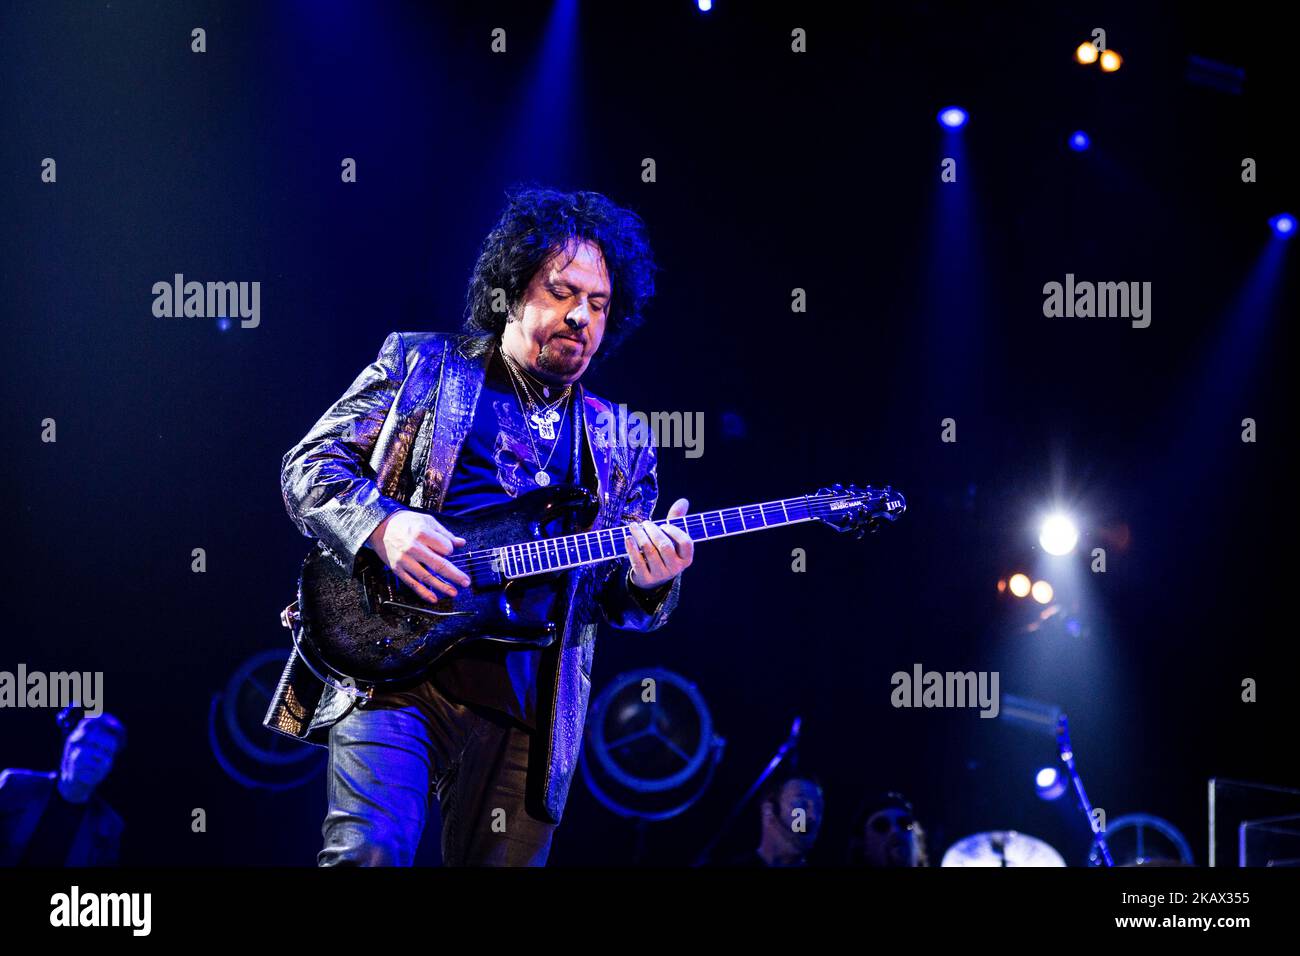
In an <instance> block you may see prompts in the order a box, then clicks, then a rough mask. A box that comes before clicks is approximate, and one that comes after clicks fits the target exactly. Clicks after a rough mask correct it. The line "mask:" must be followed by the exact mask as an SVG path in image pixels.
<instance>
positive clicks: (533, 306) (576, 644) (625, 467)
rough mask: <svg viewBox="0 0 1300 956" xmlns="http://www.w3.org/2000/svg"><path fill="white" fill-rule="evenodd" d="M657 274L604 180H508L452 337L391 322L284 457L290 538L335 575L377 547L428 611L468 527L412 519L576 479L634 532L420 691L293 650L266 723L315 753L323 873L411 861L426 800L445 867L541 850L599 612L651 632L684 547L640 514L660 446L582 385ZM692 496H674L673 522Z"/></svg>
mask: <svg viewBox="0 0 1300 956" xmlns="http://www.w3.org/2000/svg"><path fill="white" fill-rule="evenodd" d="M653 273H654V263H653V261H652V257H651V252H650V248H649V245H648V242H647V241H646V238H645V233H644V229H643V227H642V224H641V222H640V220H639V218H638V217H637V216H636V215H635V214H633V213H631V212H630V211H628V210H625V209H621V208H619V207H617V206H615V205H614V204H613V203H611V202H610V201H609V200H608V199H606V198H605V197H603V196H601V195H599V194H597V193H591V192H578V193H572V194H561V193H558V192H554V191H550V190H539V189H530V190H521V191H518V192H516V193H514V194H512V195H511V196H510V199H509V203H508V205H507V208H506V210H505V212H504V213H503V215H502V217H501V219H500V221H499V222H498V223H497V225H496V227H495V228H494V229H493V230H492V232H491V233H490V234H489V235H488V237H487V239H486V240H485V242H484V244H483V249H482V251H481V254H480V256H479V259H478V262H477V265H476V266H475V270H474V274H473V277H472V278H471V281H470V289H469V296H468V299H469V316H468V319H467V321H466V332H465V334H455V335H442V334H436V333H401V332H394V333H392V334H391V335H389V336H388V338H387V340H386V341H385V342H384V344H383V347H382V349H381V350H380V352H379V355H378V357H377V358H376V360H375V361H374V363H372V364H371V365H370V366H369V367H368V368H366V369H365V370H364V371H363V372H362V373H361V374H360V375H359V376H358V377H357V379H356V381H355V382H353V383H352V385H351V387H350V388H349V389H348V390H347V392H346V393H345V394H344V395H343V396H342V397H341V398H340V399H339V400H338V401H337V402H335V403H334V405H333V406H332V407H331V408H330V409H329V410H328V411H327V412H326V413H325V414H324V415H323V416H322V417H321V419H320V420H319V421H318V422H317V423H316V424H315V425H314V426H313V427H312V429H311V430H310V431H309V432H308V433H307V435H306V436H305V437H304V438H303V439H302V441H301V442H299V443H298V444H297V445H296V446H295V447H294V448H293V449H291V450H290V451H289V452H288V453H287V454H286V455H285V457H284V461H283V466H282V472H281V488H282V491H283V495H284V501H285V506H286V508H287V510H288V512H289V515H290V517H291V518H292V519H293V521H294V523H295V524H296V525H297V527H298V528H299V530H301V531H302V532H303V533H304V534H306V535H308V536H309V537H312V538H316V539H318V540H319V541H320V542H321V543H322V544H323V545H324V546H325V547H326V548H327V549H328V551H329V552H330V554H331V555H332V556H333V558H335V559H336V560H337V561H338V562H339V564H340V565H341V566H343V567H344V568H346V569H348V570H351V569H352V568H353V567H354V566H355V565H356V562H357V555H358V553H359V552H360V551H361V549H362V548H370V549H372V550H373V551H374V552H375V553H376V554H377V555H378V556H379V558H380V559H381V560H382V561H383V563H384V565H386V566H387V567H388V568H390V569H391V570H392V571H393V573H394V574H395V575H396V577H397V578H398V579H399V580H400V581H401V582H402V583H403V584H404V585H406V586H407V587H408V588H409V589H410V590H411V591H412V592H413V593H414V594H415V595H417V596H418V597H419V598H421V599H422V600H423V601H425V602H428V603H429V604H433V603H435V602H437V601H439V600H444V602H445V599H446V598H454V597H455V595H456V594H457V593H458V590H459V589H462V588H466V587H468V586H469V585H470V583H471V582H470V579H469V577H467V576H466V574H465V573H464V571H463V570H461V568H459V567H457V566H456V565H455V564H454V563H452V560H449V557H450V556H453V555H455V553H456V551H457V549H461V548H464V547H465V545H466V541H465V539H464V538H462V537H458V536H456V535H454V534H453V533H452V532H450V531H448V530H447V529H446V528H445V527H444V526H443V524H442V523H440V522H439V521H438V520H437V519H436V518H435V517H432V516H431V515H429V514H426V513H424V511H431V512H437V513H439V514H443V515H446V516H452V515H458V516H466V517H472V516H473V515H474V513H475V512H476V511H478V510H479V509H483V508H490V507H491V506H494V505H500V504H501V503H503V502H508V501H511V500H512V499H516V498H517V497H518V496H520V495H521V494H525V493H527V492H529V491H532V490H534V489H537V488H541V487H546V486H548V485H576V486H581V487H584V488H586V489H588V490H589V491H590V492H591V493H592V495H593V496H594V500H595V502H596V504H597V506H598V509H599V510H598V514H597V515H596V517H595V523H594V525H592V527H594V528H618V527H624V526H625V527H626V528H627V532H626V537H625V546H626V551H627V556H628V559H629V560H628V561H627V562H623V561H616V560H610V561H604V562H602V563H596V564H588V565H584V566H581V567H576V568H572V569H569V570H565V571H563V572H562V573H561V574H559V575H558V576H557V580H556V585H555V586H556V589H557V592H556V593H557V595H558V600H557V603H556V606H557V608H558V612H557V619H556V624H557V628H556V632H555V633H556V637H555V640H554V641H553V642H552V643H551V644H549V645H548V646H545V647H521V646H516V645H510V644H505V643H501V642H497V641H491V640H475V641H468V642H466V643H464V644H461V645H458V646H457V647H456V648H455V650H453V651H451V652H449V653H448V654H446V655H445V656H444V657H442V658H440V659H439V661H438V663H437V664H436V665H435V666H434V668H433V669H432V670H431V671H430V672H429V674H428V675H427V677H425V678H424V679H422V680H421V681H420V682H419V683H417V684H415V685H413V686H407V687H403V688H402V689H396V690H395V689H382V688H381V689H379V690H377V691H376V692H375V693H373V695H371V696H370V697H368V698H367V697H365V696H358V695H357V694H354V693H349V692H348V688H347V687H346V686H337V685H335V684H334V682H331V685H330V686H326V685H325V684H323V683H322V681H321V680H319V679H317V677H316V676H315V675H314V674H313V673H312V672H311V671H309V670H307V669H305V668H304V666H303V663H304V662H303V660H302V659H301V658H300V657H299V656H298V655H297V654H295V655H293V656H292V657H291V659H290V661H289V663H288V665H287V667H286V669H285V674H284V677H283V678H282V679H281V682H280V686H279V688H278V690H277V693H276V695H275V699H274V700H273V701H272V705H271V708H270V710H269V711H268V713H267V717H266V725H267V726H268V727H270V728H272V729H273V730H276V731H278V732H280V733H285V734H289V735H291V736H294V737H296V738H299V739H304V740H307V741H309V742H312V743H316V744H320V745H324V746H328V748H329V754H330V760H329V772H328V778H329V779H328V790H329V794H328V796H329V809H328V812H327V814H326V817H325V822H324V825H323V827H322V833H323V836H324V846H323V848H322V849H321V851H320V853H319V855H318V860H317V862H318V863H319V864H320V865H323V866H331V865H372V866H373V865H406V866H409V865H410V864H411V863H412V861H413V859H414V857H415V852H416V848H417V846H418V845H419V841H420V835H421V833H422V831H423V829H424V824H425V820H426V816H427V813H428V809H429V801H430V797H431V795H434V796H436V798H437V799H438V801H439V809H440V812H441V816H442V854H443V860H444V862H445V863H446V864H448V865H543V864H544V863H545V862H546V858H547V855H548V853H549V850H550V845H551V838H552V835H553V832H554V829H555V827H556V825H557V824H558V823H559V822H560V818H561V815H562V813H563V809H564V804H565V800H566V797H567V795H568V791H569V786H570V783H571V782H572V779H573V774H574V771H575V769H576V768H577V762H578V754H579V748H580V747H581V743H582V728H583V721H584V718H585V716H586V710H587V701H588V697H589V695H590V689H591V663H592V655H593V650H594V643H595V633H596V626H597V623H598V622H600V621H607V622H608V623H609V624H611V625H613V626H614V627H617V628H623V629H628V630H638V631H651V630H655V629H656V628H659V627H661V626H662V625H663V624H664V622H665V621H666V620H667V618H668V615H669V613H670V612H671V610H672V608H673V607H674V606H675V604H676V602H677V595H678V591H679V588H680V575H681V573H682V571H683V570H684V569H685V568H687V567H688V566H689V565H690V563H691V560H692V556H693V544H692V541H691V536H690V534H689V533H687V532H686V531H685V530H683V528H681V527H677V526H674V525H663V526H658V525H655V524H653V523H651V522H650V521H649V520H648V519H649V518H650V517H651V513H652V512H653V510H654V506H655V501H656V499H657V497H658V480H657V477H656V473H655V450H654V447H653V445H652V444H648V443H647V444H645V445H640V446H632V447H629V446H628V445H627V444H626V443H624V442H619V441H614V442H611V441H610V440H609V437H608V436H607V435H605V434H604V433H603V432H602V430H600V429H598V428H596V427H595V422H596V421H597V418H598V416H599V415H600V414H601V413H602V412H607V413H608V412H610V411H611V410H612V409H611V406H610V404H609V403H608V402H606V401H604V400H603V399H599V398H596V397H595V396H594V395H592V394H591V393H589V392H587V391H586V390H585V389H584V388H583V386H582V385H581V384H580V379H581V377H582V375H583V373H584V372H585V371H586V369H587V365H588V363H589V362H590V361H591V359H592V358H593V356H595V354H596V353H597V351H598V350H599V349H600V348H601V345H602V343H605V344H606V347H607V349H608V347H609V345H612V344H615V343H617V341H618V340H619V339H621V338H622V337H623V336H624V335H626V334H627V333H628V332H630V331H631V330H632V329H633V328H635V327H636V326H637V325H639V324H640V322H641V320H642V311H643V308H644V307H645V305H646V303H647V301H648V300H649V299H650V297H651V295H652V294H653V287H654V281H653ZM412 508H419V509H423V510H421V511H415V510H410V509H412ZM686 509H687V502H686V501H685V500H684V499H682V500H678V501H677V502H675V503H674V504H673V506H672V508H671V509H670V510H669V512H668V515H669V517H679V516H681V515H684V514H686ZM683 524H684V522H683Z"/></svg>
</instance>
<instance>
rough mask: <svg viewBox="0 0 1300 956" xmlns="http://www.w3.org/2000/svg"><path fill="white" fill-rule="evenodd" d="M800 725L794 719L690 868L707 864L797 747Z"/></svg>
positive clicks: (799, 718)
mask: <svg viewBox="0 0 1300 956" xmlns="http://www.w3.org/2000/svg"><path fill="white" fill-rule="evenodd" d="M802 723H803V718H802V717H796V718H795V719H794V723H793V724H791V725H790V736H788V737H787V738H786V739H785V743H783V744H781V746H780V747H779V748H778V749H777V751H776V753H775V754H773V756H772V759H771V760H770V761H768V764H767V766H766V767H765V768H763V772H762V773H761V774H759V775H758V779H757V780H755V781H754V783H753V785H752V786H751V787H750V788H749V789H748V790H746V791H745V795H744V796H743V797H741V798H740V801H739V802H738V803H737V804H736V805H735V806H734V807H732V808H731V813H729V814H727V818H726V819H725V820H723V821H722V828H721V829H720V830H718V832H717V833H715V834H714V835H713V838H712V839H711V840H709V842H708V843H706V844H705V845H704V849H702V850H701V851H700V852H699V855H698V856H696V857H695V862H694V863H692V864H691V865H692V866H704V865H706V864H707V863H708V862H709V858H710V857H712V856H713V851H714V850H715V849H717V846H718V844H719V843H721V842H722V838H723V837H725V836H726V835H727V833H728V832H729V831H730V830H731V827H732V824H734V823H735V822H736V818H737V817H739V816H740V814H741V811H743V810H744V809H745V806H746V805H747V804H748V803H749V801H750V800H751V799H753V796H754V794H756V793H757V792H758V790H759V788H760V787H762V786H763V784H764V783H765V782H767V778H768V777H770V776H772V774H773V772H774V771H775V770H776V768H777V767H779V766H780V765H781V762H782V761H783V760H785V758H786V757H787V756H788V755H789V753H790V751H792V750H794V749H795V748H796V747H797V746H799V727H800V725H801V724H802Z"/></svg>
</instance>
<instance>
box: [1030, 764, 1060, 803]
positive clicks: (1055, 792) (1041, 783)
mask: <svg viewBox="0 0 1300 956" xmlns="http://www.w3.org/2000/svg"><path fill="white" fill-rule="evenodd" d="M1034 789H1035V790H1036V791H1037V792H1038V796H1039V797H1041V798H1042V799H1044V800H1055V799H1056V798H1057V797H1059V796H1060V795H1061V794H1063V793H1065V777H1063V776H1061V773H1060V771H1059V770H1057V769H1056V768H1055V767H1044V768H1043V769H1042V770H1040V771H1038V773H1036V774H1035V775H1034Z"/></svg>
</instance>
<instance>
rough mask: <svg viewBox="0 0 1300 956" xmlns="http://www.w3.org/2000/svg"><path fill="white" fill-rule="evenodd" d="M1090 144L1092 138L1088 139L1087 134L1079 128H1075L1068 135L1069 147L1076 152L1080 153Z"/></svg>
mask: <svg viewBox="0 0 1300 956" xmlns="http://www.w3.org/2000/svg"><path fill="white" fill-rule="evenodd" d="M1091 145H1092V140H1090V139H1089V138H1088V134H1087V133H1085V132H1084V131H1083V130H1081V129H1080V130H1075V132H1074V135H1073V136H1071V137H1070V149H1072V150H1074V151H1075V152H1076V153H1082V152H1083V151H1084V150H1085V149H1087V148H1088V147H1089V146H1091Z"/></svg>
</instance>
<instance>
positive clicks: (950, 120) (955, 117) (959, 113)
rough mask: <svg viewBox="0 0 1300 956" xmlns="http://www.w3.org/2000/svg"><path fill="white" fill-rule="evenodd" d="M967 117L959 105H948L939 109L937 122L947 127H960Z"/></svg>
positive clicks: (963, 124)
mask: <svg viewBox="0 0 1300 956" xmlns="http://www.w3.org/2000/svg"><path fill="white" fill-rule="evenodd" d="M967 119H968V117H967V115H966V111H965V110H964V109H962V108H961V107H960V106H948V107H945V108H944V109H941V110H940V111H939V123H940V125H942V126H946V127H947V128H948V129H961V128H962V127H963V126H965V125H966V120H967Z"/></svg>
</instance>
